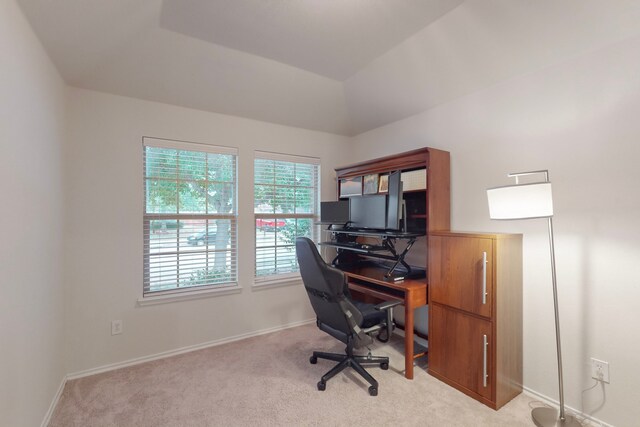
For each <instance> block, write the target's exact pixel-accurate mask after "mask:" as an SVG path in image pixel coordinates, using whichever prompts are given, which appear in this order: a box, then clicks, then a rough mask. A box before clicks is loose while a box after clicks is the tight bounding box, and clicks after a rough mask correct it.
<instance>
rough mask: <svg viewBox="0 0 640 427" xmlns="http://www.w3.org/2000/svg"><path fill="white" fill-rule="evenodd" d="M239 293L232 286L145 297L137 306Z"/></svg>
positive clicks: (238, 290)
mask: <svg viewBox="0 0 640 427" xmlns="http://www.w3.org/2000/svg"><path fill="white" fill-rule="evenodd" d="M240 292H242V288H241V287H240V286H238V285H234V286H225V287H218V288H208V289H198V290H191V291H182V292H174V293H167V294H162V295H147V296H146V297H142V298H138V305H139V306H141V307H144V306H147V305H156V304H166V303H169V302H177V301H188V300H193V299H202V298H211V297H217V296H222V295H231V294H239V293H240Z"/></svg>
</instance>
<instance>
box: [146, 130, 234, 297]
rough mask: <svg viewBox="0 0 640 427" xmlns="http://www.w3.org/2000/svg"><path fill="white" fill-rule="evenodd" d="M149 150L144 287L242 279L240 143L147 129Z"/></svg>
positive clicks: (164, 289)
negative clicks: (185, 138) (162, 135)
mask: <svg viewBox="0 0 640 427" xmlns="http://www.w3.org/2000/svg"><path fill="white" fill-rule="evenodd" d="M143 150H144V218H143V222H144V227H143V228H144V232H143V234H144V249H143V252H144V286H143V294H144V295H145V296H146V295H151V294H153V295H158V294H163V293H173V292H181V291H187V290H193V289H202V288H203V287H228V286H237V209H236V191H237V190H236V188H237V187H236V157H237V152H236V150H235V149H233V148H228V147H216V146H210V145H204V144H193V143H185V142H180V141H170V140H164V139H156V138H147V137H145V138H143Z"/></svg>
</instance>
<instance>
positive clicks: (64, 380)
mask: <svg viewBox="0 0 640 427" xmlns="http://www.w3.org/2000/svg"><path fill="white" fill-rule="evenodd" d="M66 383H67V376H66V375H65V376H64V377H62V381H60V386H59V387H58V391H56V394H55V396H53V400H52V401H51V405H49V410H47V413H46V414H45V416H44V419H43V420H42V424H40V426H41V427H47V426H48V425H49V422H50V421H51V416H52V415H53V411H54V410H55V409H56V406H58V401H59V400H60V396H62V390H64V386H65V384H66Z"/></svg>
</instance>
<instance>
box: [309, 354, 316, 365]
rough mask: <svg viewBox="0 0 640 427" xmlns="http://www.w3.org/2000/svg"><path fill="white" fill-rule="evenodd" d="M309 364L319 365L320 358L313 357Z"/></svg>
mask: <svg viewBox="0 0 640 427" xmlns="http://www.w3.org/2000/svg"><path fill="white" fill-rule="evenodd" d="M309 363H311V364H312V365H315V364H316V363H318V358H317V357H315V356H311V357H310V358H309Z"/></svg>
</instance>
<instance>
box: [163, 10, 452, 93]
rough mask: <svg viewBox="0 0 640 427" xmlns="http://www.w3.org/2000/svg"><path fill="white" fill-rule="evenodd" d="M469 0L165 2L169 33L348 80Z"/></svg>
mask: <svg viewBox="0 0 640 427" xmlns="http://www.w3.org/2000/svg"><path fill="white" fill-rule="evenodd" d="M462 1H463V0H428V1H425V0H288V1H287V0H242V1H237V0H236V1H230V0H164V1H163V5H162V12H161V15H160V26H161V27H162V28H165V29H168V30H172V31H176V32H179V33H182V34H185V35H187V36H191V37H195V38H198V39H201V40H204V41H208V42H210V43H215V44H218V45H221V46H226V47H229V48H231V49H237V50H241V51H243V52H248V53H252V54H254V55H258V56H262V57H265V58H270V59H273V60H275V61H278V62H282V63H284V64H288V65H291V66H294V67H297V68H301V69H303V70H307V71H311V72H312V73H316V74H320V75H321V76H325V77H329V78H331V79H334V80H338V81H343V80H345V79H347V78H348V77H351V76H352V75H353V74H355V73H356V72H357V71H358V70H360V69H361V68H362V67H364V66H365V65H367V64H368V63H369V62H371V61H372V60H374V59H375V58H377V57H378V56H380V55H382V54H383V53H385V52H386V51H388V50H389V49H391V48H392V47H394V46H395V45H397V44H398V43H400V42H401V41H403V40H405V39H406V38H408V37H409V36H411V35H413V34H415V33H416V32H418V31H419V30H421V29H422V28H424V27H426V26H427V25H429V24H431V23H432V22H434V21H435V20H437V19H438V18H440V17H441V16H442V15H444V14H445V13H447V12H449V11H450V10H451V9H453V8H455V7H456V6H458V5H459V4H460V3H462Z"/></svg>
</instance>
